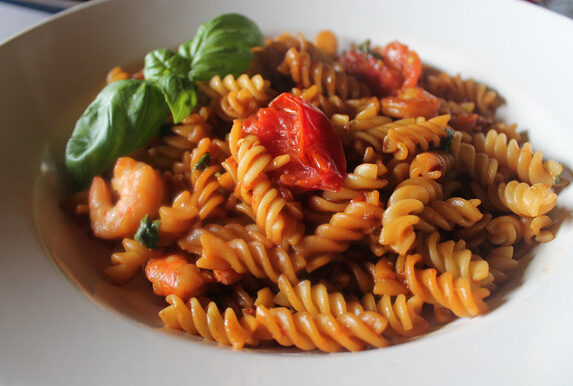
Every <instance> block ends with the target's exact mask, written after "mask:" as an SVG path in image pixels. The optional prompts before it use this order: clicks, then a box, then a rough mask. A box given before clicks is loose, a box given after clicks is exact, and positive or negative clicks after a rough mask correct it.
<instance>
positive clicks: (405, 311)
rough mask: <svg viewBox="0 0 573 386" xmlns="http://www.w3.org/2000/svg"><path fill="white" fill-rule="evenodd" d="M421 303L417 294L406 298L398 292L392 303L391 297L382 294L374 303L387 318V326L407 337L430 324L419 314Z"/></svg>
mask: <svg viewBox="0 0 573 386" xmlns="http://www.w3.org/2000/svg"><path fill="white" fill-rule="evenodd" d="M372 301H374V300H373V299H372ZM363 302H364V300H363ZM423 304H424V303H423V301H422V299H421V298H420V297H418V296H410V297H409V298H407V297H406V295H404V294H400V295H398V296H396V298H395V299H394V303H392V297H391V296H390V295H384V296H382V298H381V299H380V300H379V301H378V303H377V304H376V310H377V311H378V312H379V313H380V314H382V315H383V316H384V317H385V318H386V320H388V324H389V327H390V328H391V329H392V330H393V331H395V332H396V333H398V334H399V335H401V336H406V337H409V336H415V335H419V334H421V333H422V332H424V331H425V330H427V329H428V328H429V327H430V324H429V323H428V322H427V321H426V320H425V319H424V318H423V317H422V316H421V315H420V312H421V309H422V305H423ZM387 331H388V330H387Z"/></svg>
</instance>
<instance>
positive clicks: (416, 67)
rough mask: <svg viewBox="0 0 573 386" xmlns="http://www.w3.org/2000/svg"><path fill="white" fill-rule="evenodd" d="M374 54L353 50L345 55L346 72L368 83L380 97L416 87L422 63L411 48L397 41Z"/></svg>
mask: <svg viewBox="0 0 573 386" xmlns="http://www.w3.org/2000/svg"><path fill="white" fill-rule="evenodd" d="M370 52H371V53H367V52H363V51H357V50H349V51H346V52H345V53H344V54H343V55H342V59H341V60H342V63H343V64H344V66H345V67H346V71H348V72H349V73H350V74H352V75H354V76H356V77H357V78H358V79H360V80H362V81H364V82H366V83H367V84H368V87H369V88H370V90H371V91H372V93H374V94H375V95H376V96H379V97H383V96H388V95H392V94H393V93H394V92H395V91H397V90H399V89H401V88H411V87H416V85H417V84H418V78H419V77H420V73H421V72H422V61H421V60H420V57H419V56H418V54H417V53H416V51H412V50H410V49H408V46H406V45H404V44H402V43H400V42H398V41H394V42H391V43H389V44H388V45H386V46H385V47H376V48H374V49H373V50H372V51H370Z"/></svg>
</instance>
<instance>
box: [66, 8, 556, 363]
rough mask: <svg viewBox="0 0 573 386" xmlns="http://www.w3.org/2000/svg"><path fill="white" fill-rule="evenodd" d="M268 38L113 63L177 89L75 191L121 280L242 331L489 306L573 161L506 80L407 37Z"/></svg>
mask: <svg viewBox="0 0 573 386" xmlns="http://www.w3.org/2000/svg"><path fill="white" fill-rule="evenodd" d="M222 17H231V18H235V17H240V18H242V16H240V15H231V16H229V15H223V16H222ZM241 20H243V19H241ZM243 21H244V20H243ZM218 28H220V27H218ZM249 28H251V27H249ZM243 33H246V32H245V31H242V32H241V34H243ZM235 35H240V34H229V39H234V36H235ZM225 36H226V35H225ZM255 41H258V43H257V44H254V43H253V44H251V43H249V44H251V46H249V48H248V49H245V50H244V52H242V53H241V55H238V54H237V55H238V56H237V57H236V58H235V61H234V62H232V63H226V62H225V61H224V60H220V61H217V63H215V64H211V67H210V66H208V65H206V64H204V63H202V62H201V61H200V60H199V62H201V66H198V67H197V68H194V67H191V68H185V71H184V72H183V73H184V74H185V76H184V77H182V76H183V75H181V74H182V70H180V69H177V71H175V70H173V68H178V67H177V66H180V65H181V63H183V65H187V66H190V65H191V61H190V60H189V58H188V57H185V56H184V55H183V53H185V52H186V51H185V50H187V49H188V47H187V46H185V45H182V46H181V48H180V49H179V53H175V52H170V51H169V50H163V51H160V53H161V55H163V56H161V55H160V56H161V57H162V58H164V60H165V63H163V62H161V63H154V66H155V67H153V66H152V67H151V68H150V66H149V63H148V62H149V61H152V60H154V57H149V58H148V57H146V60H145V62H146V64H145V66H144V68H143V70H141V71H138V72H137V73H136V74H130V73H128V72H126V71H124V70H123V69H122V68H120V67H114V68H113V69H112V70H111V71H110V72H109V74H108V76H107V82H108V83H109V84H110V85H109V86H107V87H121V86H122V85H129V84H137V85H147V86H149V87H150V88H152V89H153V87H156V88H157V89H156V91H157V90H160V91H161V92H162V93H160V94H158V95H160V96H162V97H163V98H165V101H164V102H165V106H159V107H160V109H159V110H158V111H159V112H160V118H161V119H160V122H161V124H160V125H159V126H158V127H157V128H156V130H155V131H154V132H153V133H152V135H151V136H150V137H149V138H148V139H147V140H145V141H141V142H140V141H138V140H136V139H134V138H128V140H129V141H131V143H137V144H143V145H142V146H137V147H132V148H130V147H129V146H127V145H126V146H125V149H130V150H126V151H125V152H123V153H122V154H119V156H118V157H116V160H115V166H114V167H113V173H110V171H112V170H111V169H112V168H111V167H110V165H107V168H101V170H100V171H98V172H97V173H94V174H93V175H92V176H90V181H91V185H90V187H89V188H88V189H86V190H85V191H83V192H80V193H76V194H74V195H73V196H72V197H71V198H70V199H69V202H67V204H66V205H64V207H65V208H67V209H69V211H70V213H72V215H74V216H76V217H79V218H84V219H86V220H87V216H88V215H89V220H90V221H89V223H90V225H91V231H92V233H93V234H94V235H95V236H96V237H98V238H102V239H106V240H107V241H106V243H108V245H111V244H113V243H115V246H114V250H113V251H112V253H111V265H109V266H108V267H107V268H106V269H105V272H104V274H105V275H106V276H107V277H108V278H109V280H111V281H112V282H114V283H115V284H118V285H121V284H124V283H126V282H127V281H128V280H130V279H131V278H133V277H134V276H135V275H137V274H139V273H143V274H144V275H145V276H146V278H147V279H148V281H149V282H150V283H151V286H150V287H152V290H153V292H154V293H155V294H156V295H158V296H162V297H164V298H165V301H166V303H167V304H166V306H165V307H164V308H163V309H162V310H161V311H160V312H159V316H160V318H161V320H162V321H163V323H164V324H165V326H166V327H169V328H173V329H179V330H182V331H183V332H185V333H187V334H191V335H196V336H199V337H201V338H204V339H207V340H211V341H214V342H217V343H218V344H221V345H227V346H231V347H232V348H234V349H242V348H243V347H257V346H259V345H262V346H265V347H269V346H273V345H274V346H288V347H290V346H294V347H296V348H298V349H300V350H305V351H307V350H321V351H325V352H334V351H341V350H350V351H355V350H363V349H367V348H374V347H384V346H387V345H389V344H398V343H400V342H403V341H404V340H405V339H410V338H412V337H416V336H419V335H422V334H424V333H425V332H427V331H429V330H431V329H432V328H433V327H435V326H438V325H442V324H445V323H448V322H450V321H451V320H453V319H454V318H455V317H472V316H476V315H481V314H484V313H486V312H487V311H488V307H487V300H488V297H489V295H490V293H491V291H495V290H497V288H498V287H500V286H502V285H503V283H504V282H505V281H507V280H509V279H510V278H511V275H512V272H514V271H516V269H515V268H516V267H517V266H518V265H520V264H522V262H521V261H520V260H519V257H520V256H521V255H522V254H523V253H522V252H518V251H523V250H524V249H527V248H531V247H532V246H534V245H536V244H538V243H543V242H548V241H551V240H552V239H553V238H554V237H555V233H554V230H553V229H552V227H553V220H552V218H551V216H552V214H551V210H552V209H553V208H554V207H555V206H556V203H557V194H556V193H555V192H554V186H555V185H557V184H559V180H560V179H561V173H562V171H563V166H562V165H560V164H559V163H557V162H555V161H544V160H543V156H542V154H541V152H533V150H532V146H531V145H530V144H529V143H528V142H526V143H520V142H519V141H520V139H521V137H520V135H519V134H517V132H516V127H517V125H515V124H511V125H510V124H508V123H505V122H503V121H502V120H499V119H496V117H495V111H496V109H497V107H499V106H500V105H501V104H502V103H503V100H502V99H501V97H500V96H499V95H498V94H497V93H496V92H495V91H493V90H492V89H490V88H488V87H487V86H485V85H484V84H481V83H479V82H476V81H474V80H472V79H462V78H461V77H460V75H456V76H450V75H448V74H445V73H440V74H439V75H434V74H428V73H426V70H424V73H422V64H421V61H420V59H419V57H418V55H417V54H416V52H415V51H413V50H411V49H409V48H408V47H407V46H405V45H403V44H401V43H399V42H392V43H389V44H388V45H387V46H384V47H370V45H369V43H368V42H367V43H364V44H362V45H360V46H352V47H350V48H349V49H346V50H345V51H343V52H342V53H340V52H339V50H340V48H341V47H339V44H338V40H337V39H336V36H335V35H334V33H333V32H332V31H323V32H321V33H319V34H318V35H317V37H316V39H315V40H314V42H315V43H314V44H313V43H311V42H310V41H308V40H307V39H306V38H305V37H304V36H303V35H302V34H297V35H290V34H287V33H285V34H282V35H280V36H278V37H275V38H269V39H266V40H263V39H262V37H261V38H260V39H259V40H257V39H255ZM197 44H199V43H197ZM218 44H222V45H223V46H224V45H225V44H226V43H225V42H218ZM241 44H243V45H245V44H247V43H245V42H243V43H241ZM243 45H238V46H233V47H232V49H225V47H223V48H221V50H215V51H214V52H217V53H218V54H217V55H219V54H221V55H223V54H224V55H227V53H229V55H231V57H232V55H233V52H235V51H236V50H240V49H241V47H243ZM217 49H218V47H217ZM396 50H397V51H399V52H400V54H399V55H398V54H396V52H397V51H396ZM199 51H200V50H199ZM195 54H197V53H195V52H194V55H195ZM158 55H159V54H158ZM197 55H201V53H200V52H199V53H198V54H197ZM224 55H223V56H224ZM245 57H252V60H251V63H250V65H249V66H246V64H245V66H243V68H242V69H241V70H240V71H239V70H238V68H239V64H237V63H240V62H241V61H243V59H244V58H245ZM186 63H187V64H186ZM193 63H195V59H194V60H193ZM245 63H246V62H245ZM157 68H159V69H160V70H161V71H159V72H161V73H160V74H159V73H158V70H157ZM189 69H191V70H192V71H191V73H192V76H189V77H188V79H187V72H189V71H188V70H189ZM223 69H228V70H225V71H224V70H223ZM207 70H208V71H207ZM174 71H175V72H174ZM164 76H168V77H167V78H164ZM177 77H179V78H177ZM419 78H420V79H421V80H420V81H418V80H419ZM126 82H127V83H126ZM130 82H136V83H130ZM137 82H141V83H137ZM169 82H174V83H169ZM169 84H175V85H176V87H174V88H165V87H167V86H166V85H169ZM161 87H164V88H163V89H162V88H161ZM186 87H187V88H186ZM181 89H184V90H185V92H183V93H180V94H177V95H176V97H175V96H174V95H173V93H177V92H179V91H181ZM152 91H153V90H152ZM140 99H141V98H140ZM134 100H137V98H134ZM141 100H142V99H141ZM161 101H163V99H161ZM124 102H125V101H124ZM125 103H128V102H125ZM146 108H149V109H152V108H153V107H150V106H147V105H146ZM136 110H137V109H135V108H133V111H136ZM146 111H147V110H146ZM182 112H184V113H182ZM146 113H149V111H147V112H146ZM389 115H391V116H389ZM399 117H402V118H401V119H396V118H399ZM403 117H405V118H403ZM148 121H149V120H147V119H146V120H141V121H138V124H139V126H141V128H140V127H139V126H138V128H137V129H138V130H139V131H145V127H146V126H145V125H146V124H147V123H146V122H148ZM94 130H95V129H94ZM110 130H111V131H112V132H113V128H112V129H110ZM122 133H124V132H122ZM112 134H113V133H112ZM112 134H110V135H112ZM122 135H123V134H122ZM93 138H96V136H95V135H94V136H93ZM122 140H123V139H122V138H120V139H118V141H119V142H118V143H121V141H122ZM114 146H115V145H114ZM116 147H121V146H120V145H117V146H116ZM111 148H112V147H108V148H106V151H107V150H109V149H111ZM109 151H112V150H109ZM100 158H103V157H100ZM96 161H97V160H96ZM90 162H91V161H90ZM88 166H89V165H88ZM88 169H89V168H86V170H88ZM102 171H103V172H102ZM85 222H86V223H88V221H85ZM138 225H139V226H138Z"/></svg>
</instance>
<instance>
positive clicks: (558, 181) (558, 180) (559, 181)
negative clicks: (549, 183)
mask: <svg viewBox="0 0 573 386" xmlns="http://www.w3.org/2000/svg"><path fill="white" fill-rule="evenodd" d="M561 174H563V173H559V175H558V176H557V178H556V179H555V185H559V184H560V183H561Z"/></svg>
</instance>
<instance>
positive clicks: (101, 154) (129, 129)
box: [66, 79, 167, 188]
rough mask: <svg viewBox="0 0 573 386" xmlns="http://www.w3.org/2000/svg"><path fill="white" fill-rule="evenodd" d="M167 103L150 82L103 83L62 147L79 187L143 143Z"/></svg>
mask: <svg viewBox="0 0 573 386" xmlns="http://www.w3.org/2000/svg"><path fill="white" fill-rule="evenodd" d="M166 115H167V104H166V103H165V100H164V98H163V94H162V92H161V90H160V89H159V88H158V87H157V86H156V85H154V84H153V83H150V82H144V81H140V80H135V79H126V80H119V81H117V82H113V83H111V84H109V85H107V86H106V87H105V88H104V89H103V90H102V91H101V92H100V93H99V95H98V96H97V97H96V98H95V100H94V101H93V102H92V103H91V104H90V105H89V106H88V108H87V109H86V111H85V112H84V113H83V114H82V116H81V117H80V119H79V120H78V121H77V123H76V126H75V128H74V131H73V133H72V136H71V138H70V139H69V140H68V143H67V146H66V167H67V169H68V172H69V174H70V175H71V177H72V178H73V180H74V181H75V182H76V184H77V185H78V186H79V187H80V188H83V187H85V186H86V185H88V184H89V183H90V181H91V179H92V178H93V177H94V176H96V175H98V174H101V173H102V172H103V171H104V170H105V169H106V168H107V167H109V166H111V165H112V164H113V163H114V162H115V160H116V159H117V158H118V157H120V156H122V155H125V154H129V153H130V152H132V151H133V150H135V149H137V148H139V147H141V146H143V145H144V144H145V143H146V142H147V141H148V140H149V139H151V137H153V136H154V135H155V134H156V133H157V130H159V127H160V126H161V124H163V123H164V122H165V117H166Z"/></svg>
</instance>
